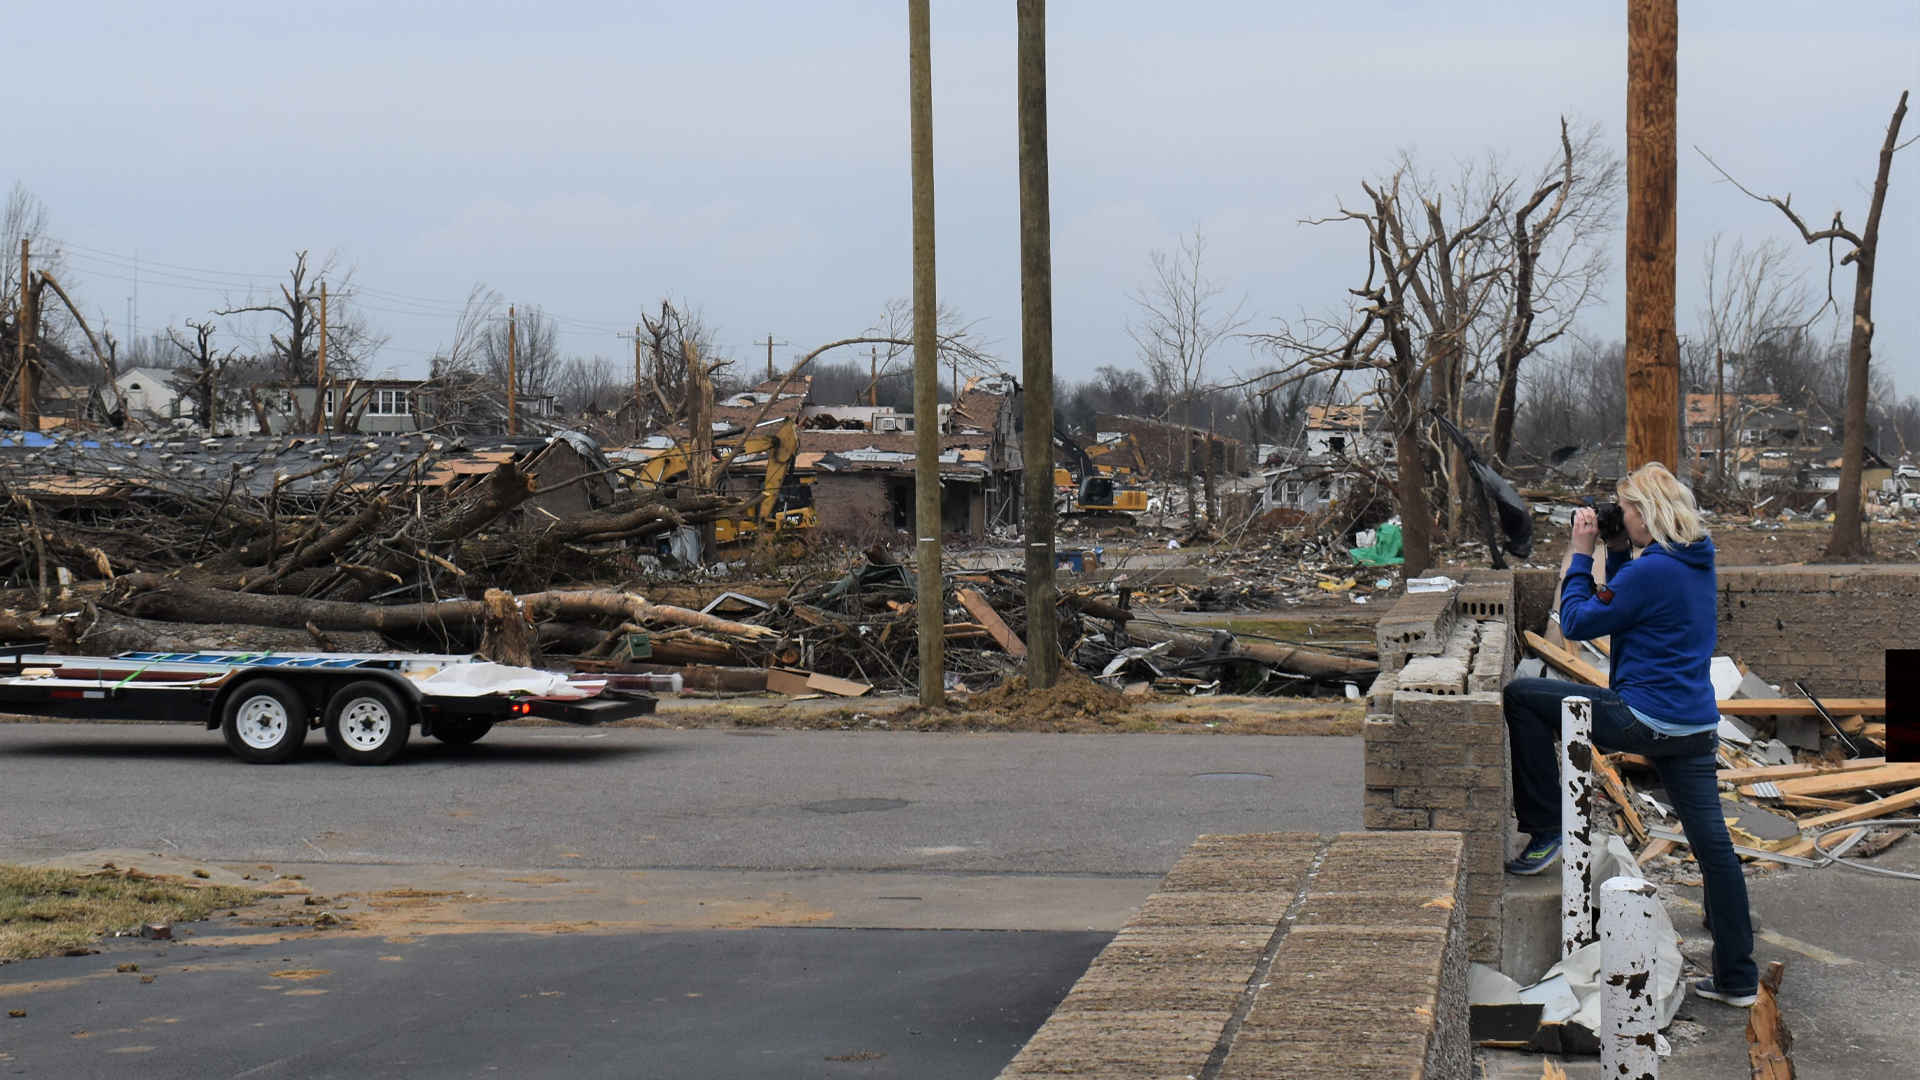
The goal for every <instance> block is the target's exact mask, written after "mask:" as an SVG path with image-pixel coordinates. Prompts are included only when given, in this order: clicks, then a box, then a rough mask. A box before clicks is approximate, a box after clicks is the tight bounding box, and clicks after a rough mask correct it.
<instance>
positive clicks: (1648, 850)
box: [1633, 837, 1678, 866]
mask: <svg viewBox="0 0 1920 1080" xmlns="http://www.w3.org/2000/svg"><path fill="white" fill-rule="evenodd" d="M1677 846H1678V845H1676V844H1675V843H1674V842H1673V841H1671V840H1668V839H1667V838H1665V837H1655V838H1654V839H1653V840H1651V841H1648V843H1647V846H1646V847H1644V848H1641V849H1640V854H1639V855H1636V856H1635V857H1634V860H1633V861H1634V862H1635V863H1637V864H1639V865H1641V866H1645V865H1646V864H1648V863H1650V862H1652V861H1653V860H1655V859H1657V858H1659V857H1660V856H1662V855H1665V854H1667V853H1668V852H1670V851H1672V850H1673V849H1674V848H1675V847H1677Z"/></svg>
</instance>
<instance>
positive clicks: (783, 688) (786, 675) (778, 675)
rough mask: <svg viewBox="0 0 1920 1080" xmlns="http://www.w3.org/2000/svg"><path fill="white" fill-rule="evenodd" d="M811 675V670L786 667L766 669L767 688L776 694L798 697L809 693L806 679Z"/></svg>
mask: <svg viewBox="0 0 1920 1080" xmlns="http://www.w3.org/2000/svg"><path fill="white" fill-rule="evenodd" d="M812 677H813V672H811V671H789V670H787V669H786V668H768V669H767V689H768V690H771V691H773V692H774V693H776V694H785V695H787V696H788V697H798V696H799V695H801V694H805V693H810V691H809V690H808V689H807V680H808V679H810V678H812Z"/></svg>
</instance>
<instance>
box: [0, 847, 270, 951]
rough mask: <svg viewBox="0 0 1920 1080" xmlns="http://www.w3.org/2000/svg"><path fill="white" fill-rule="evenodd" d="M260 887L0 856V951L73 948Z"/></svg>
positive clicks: (227, 902)
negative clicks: (23, 862) (56, 866)
mask: <svg viewBox="0 0 1920 1080" xmlns="http://www.w3.org/2000/svg"><path fill="white" fill-rule="evenodd" d="M262 895H264V894H262V893H259V892H256V891H254V890H253V889H243V888H240V887H238V886H234V885H202V884H199V883H189V882H185V881H179V880H175V879H172V878H160V877H154V876H152V875H149V874H142V873H141V872H139V871H138V870H92V871H78V870H53V869H42V868H39V867H31V866H13V865H9V864H6V863H0V959H4V960H29V959H32V958H33V957H36V956H47V955H50V954H53V953H58V952H64V951H66V950H68V949H75V948H80V947H82V946H85V945H89V944H91V943H93V942H96V941H99V940H100V939H101V938H103V937H106V936H107V935H109V934H112V933H114V932H115V931H119V932H121V933H128V932H138V931H139V929H140V928H141V927H142V926H144V925H146V924H147V923H179V922H191V921H194V920H197V919H204V918H206V917H207V916H208V915H209V914H211V913H212V912H213V911H215V910H216V909H218V908H230V907H235V906H237V905H240V904H248V903H252V902H253V901H254V900H256V899H258V898H259V897H260V896H262Z"/></svg>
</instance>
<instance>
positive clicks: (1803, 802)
mask: <svg viewBox="0 0 1920 1080" xmlns="http://www.w3.org/2000/svg"><path fill="white" fill-rule="evenodd" d="M1740 794H1742V795H1751V794H1752V792H1751V791H1749V790H1748V789H1747V788H1741V789H1740ZM1755 797H1756V798H1765V796H1755ZM1780 805H1781V806H1791V807H1795V808H1796V809H1801V810H1851V809H1852V808H1854V807H1856V806H1858V805H1860V804H1859V803H1850V802H1841V801H1840V800H1839V799H1816V798H1814V797H1813V796H1811V795H1782V796H1780Z"/></svg>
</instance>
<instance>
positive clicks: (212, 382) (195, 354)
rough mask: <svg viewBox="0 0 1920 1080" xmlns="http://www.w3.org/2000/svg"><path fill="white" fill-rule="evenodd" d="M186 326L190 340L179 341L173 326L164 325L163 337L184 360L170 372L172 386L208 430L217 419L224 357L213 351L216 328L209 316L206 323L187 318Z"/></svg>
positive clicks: (210, 429) (218, 416)
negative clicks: (191, 336)
mask: <svg viewBox="0 0 1920 1080" xmlns="http://www.w3.org/2000/svg"><path fill="white" fill-rule="evenodd" d="M187 326H188V328H189V329H191V330H192V331H193V332H194V338H193V340H192V341H191V342H187V341H182V340H181V339H180V335H179V333H178V332H177V331H175V330H174V329H173V327H171V326H169V327H167V339H168V340H169V341H170V342H171V343H172V344H173V346H174V348H176V349H178V350H179V353H180V355H181V356H182V357H183V358H184V359H185V360H186V361H187V363H186V365H184V366H182V367H181V368H180V369H179V371H178V373H177V374H175V375H174V377H173V385H174V387H175V389H177V390H179V391H180V392H181V393H182V394H184V395H186V396H187V397H188V398H189V399H190V400H192V402H193V419H194V423H196V424H198V425H200V427H201V429H202V430H205V431H212V430H213V429H214V428H215V427H216V426H217V425H218V424H219V421H220V409H219V404H220V402H219V396H218V390H219V385H220V376H221V374H222V373H223V369H224V368H225V366H226V363H225V361H226V358H225V357H220V356H216V355H215V354H214V350H213V335H214V333H215V331H216V330H217V329H218V327H216V326H215V324H214V323H213V321H212V320H211V319H209V320H208V321H206V322H194V321H193V320H192V319H188V320H187Z"/></svg>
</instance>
